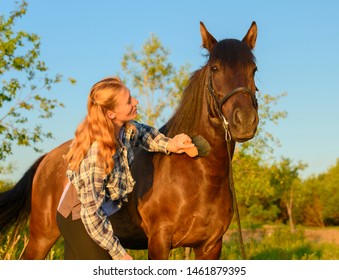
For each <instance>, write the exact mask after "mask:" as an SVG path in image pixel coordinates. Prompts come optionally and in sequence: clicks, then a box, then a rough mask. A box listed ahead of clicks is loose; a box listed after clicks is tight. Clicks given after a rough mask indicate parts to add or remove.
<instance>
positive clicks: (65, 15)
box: [0, 0, 339, 180]
mask: <svg viewBox="0 0 339 280" xmlns="http://www.w3.org/2000/svg"><path fill="white" fill-rule="evenodd" d="M28 3H29V6H28V13H27V14H26V15H25V16H24V17H23V18H22V19H21V20H20V21H18V22H17V25H16V26H17V28H18V29H23V30H26V31H30V32H34V33H36V34H38V35H39V36H40V38H41V43H42V45H41V58H42V59H43V60H44V61H45V62H46V64H47V66H48V67H49V69H50V73H62V74H63V75H64V76H65V77H73V78H75V79H76V80H77V85H76V86H70V85H68V84H66V83H63V84H61V85H58V86H56V87H54V89H53V90H52V92H51V93H52V94H53V95H54V96H55V97H57V98H58V99H59V100H60V101H62V102H63V103H64V104H65V106H66V108H65V109H60V110H57V111H56V113H55V115H54V117H53V119H51V120H49V121H48V122H47V123H43V126H44V127H45V128H46V130H50V131H52V132H53V134H54V136H55V139H53V140H47V141H46V142H45V143H44V144H41V145H40V147H42V148H43V149H44V151H45V152H47V151H49V150H51V149H53V148H54V147H56V146H58V145H59V144H61V143H63V142H64V141H66V140H68V139H70V138H72V137H73V134H74V130H75V129H76V126H77V125H78V124H79V122H80V121H81V120H82V119H83V117H84V116H85V114H86V98H87V95H88V92H89V89H90V87H91V86H92V85H93V84H94V83H95V82H96V81H98V80H99V79H101V78H103V77H106V76H110V75H115V74H117V73H119V72H121V68H120V62H121V59H122V56H123V54H124V52H125V50H126V47H128V46H131V45H132V46H133V47H134V49H136V50H137V49H140V47H141V46H142V44H143V43H144V42H145V40H146V39H147V38H149V36H150V34H151V33H154V34H156V35H157V36H158V37H159V39H160V40H161V42H162V44H163V45H164V46H165V47H166V48H168V49H169V50H170V51H171V55H170V61H171V62H172V63H173V64H174V65H175V66H176V67H179V66H181V65H183V64H185V63H189V64H190V65H191V70H192V71H193V70H196V69H198V68H200V67H201V66H202V65H203V64H204V62H205V58H204V57H203V56H202V54H204V52H203V51H202V49H201V47H200V46H201V38H200V32H199V21H203V22H204V23H205V25H206V27H207V29H208V30H209V31H210V32H211V33H212V34H213V35H214V37H215V38H216V39H218V40H220V39H224V38H237V39H242V38H243V36H244V35H245V33H246V32H247V30H248V28H249V26H250V24H251V22H252V21H256V22H257V25H258V31H259V33H258V40H257V45H256V48H255V51H254V53H255V55H256V58H257V64H258V68H259V72H258V74H257V78H256V81H257V85H258V88H259V89H260V91H261V92H262V93H268V94H270V95H279V94H281V93H287V94H288V95H287V96H286V97H284V98H282V99H281V102H280V103H279V105H278V106H277V107H276V109H279V110H286V111H287V112H288V117H287V118H286V119H284V120H282V121H281V122H280V123H279V125H277V126H275V125H270V126H269V127H267V130H269V131H270V132H271V133H273V134H274V136H275V137H277V138H278V139H279V140H280V142H281V145H282V146H281V147H280V148H277V149H276V150H275V153H274V156H275V157H276V158H277V159H279V158H280V157H281V156H285V157H289V158H291V159H292V160H293V161H294V162H295V163H296V162H297V161H299V160H300V161H302V162H304V163H307V164H308V168H307V169H306V170H305V171H304V172H303V176H304V177H306V176H309V175H311V174H319V173H321V172H325V171H326V170H327V169H328V168H329V167H331V166H333V165H334V164H335V162H336V159H337V158H339V149H338V143H339V140H338V139H339V125H338V123H337V122H338V120H339V107H338V106H339V87H338V80H339V79H338V78H339V67H338V66H339V53H338V45H339V30H338V29H339V17H338V12H339V2H338V1H336V0H321V1H312V0H308V1H306V0H301V1H295V0H293V1H291V0H284V1H266V0H257V1H250V0H248V1H241V0H240V1H227V0H223V1H221V0H217V1H213V0H210V1H206V0H205V1H201V0H186V1H183V0H172V1H159V0H157V1H156V0H155V1H151V0H143V1H139V0H134V1H132V0H130V1H114V0H100V1H94V0H93V1H89V0H72V1H69V0H58V1H56V0H54V1H51V0H50V1H43V0H28ZM0 7H1V10H0V14H6V12H7V11H11V10H13V9H14V7H15V5H14V0H13V1H10V0H0ZM253 141H255V140H253ZM38 156H39V155H38V154H36V153H35V152H33V151H31V150H30V149H29V148H15V149H14V154H13V156H11V157H9V158H8V160H7V162H8V161H11V162H14V163H15V164H16V165H17V170H16V172H15V173H14V174H13V176H11V177H10V178H13V179H14V180H16V179H18V178H20V177H21V175H22V174H23V173H24V171H25V170H26V169H27V168H28V167H29V166H30V165H31V164H32V162H33V161H34V159H36V158H37V157H38Z"/></svg>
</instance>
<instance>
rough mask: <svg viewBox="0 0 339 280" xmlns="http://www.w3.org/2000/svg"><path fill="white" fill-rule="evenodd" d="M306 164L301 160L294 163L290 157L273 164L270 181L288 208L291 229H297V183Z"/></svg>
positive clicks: (278, 196)
mask: <svg viewBox="0 0 339 280" xmlns="http://www.w3.org/2000/svg"><path fill="white" fill-rule="evenodd" d="M305 167H306V165H305V164H303V163H301V162H299V163H298V164H297V165H293V164H292V161H291V160H290V159H288V158H282V160H281V161H280V162H279V163H277V164H274V165H273V166H272V168H271V169H272V175H271V180H270V183H271V185H272V186H273V187H274V189H275V191H276V196H277V198H278V199H279V200H280V202H281V203H282V204H283V206H284V207H285V208H286V210H287V214H288V220H289V224H290V228H291V231H292V232H294V231H295V222H294V214H293V209H294V199H295V196H296V190H297V188H296V183H297V182H298V179H299V171H301V170H304V169H305Z"/></svg>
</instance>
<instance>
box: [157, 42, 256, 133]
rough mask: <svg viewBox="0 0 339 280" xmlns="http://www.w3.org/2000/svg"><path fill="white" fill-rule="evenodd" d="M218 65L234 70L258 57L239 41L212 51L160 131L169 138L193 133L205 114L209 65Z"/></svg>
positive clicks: (193, 75)
mask: <svg viewBox="0 0 339 280" xmlns="http://www.w3.org/2000/svg"><path fill="white" fill-rule="evenodd" d="M217 61H218V62H219V63H220V64H221V66H222V67H226V66H227V67H230V68H233V69H235V68H236V67H237V66H238V65H241V67H247V66H248V65H251V64H253V63H255V57H254V55H253V53H252V51H251V50H250V49H249V47H248V46H247V45H246V43H244V42H242V41H239V40H236V39H224V40H222V41H220V42H219V43H218V44H216V46H215V47H214V48H213V50H212V51H211V54H210V56H209V60H208V62H207V63H206V65H205V66H203V67H202V68H201V69H200V70H197V71H195V72H194V73H193V74H192V76H191V77H190V79H189V82H188V85H187V87H186V88H185V90H184V92H183V94H182V97H181V101H180V103H179V105H178V107H177V109H176V111H175V112H174V114H173V116H172V117H171V118H170V120H169V121H168V122H167V123H166V125H165V126H164V127H163V128H162V129H161V131H162V132H163V133H165V134H166V135H168V136H169V137H173V136H174V135H176V134H178V133H186V134H188V135H191V134H192V133H194V131H195V129H196V127H197V125H198V123H199V120H200V116H201V113H202V104H203V102H204V96H203V95H204V94H205V89H206V85H207V73H208V65H212V64H213V63H214V62H217Z"/></svg>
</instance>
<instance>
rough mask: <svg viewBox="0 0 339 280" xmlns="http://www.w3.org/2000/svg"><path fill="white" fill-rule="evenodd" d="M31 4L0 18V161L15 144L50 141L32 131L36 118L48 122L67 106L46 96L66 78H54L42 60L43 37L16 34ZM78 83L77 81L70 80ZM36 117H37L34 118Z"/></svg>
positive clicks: (38, 128)
mask: <svg viewBox="0 0 339 280" xmlns="http://www.w3.org/2000/svg"><path fill="white" fill-rule="evenodd" d="M27 6H28V4H27V2H25V1H22V2H21V4H19V5H18V6H17V7H16V9H15V10H14V11H13V12H12V13H11V14H10V15H9V16H8V17H6V16H4V15H2V16H0V78H1V85H0V139H1V144H0V159H1V160H4V159H6V157H7V156H8V155H10V154H11V153H12V144H14V143H15V144H17V145H22V146H32V147H33V148H34V150H36V151H39V149H38V148H37V146H36V144H37V143H39V142H42V141H43V140H44V139H46V138H52V133H51V132H45V131H44V130H43V129H42V127H41V125H39V124H37V125H35V126H34V127H33V128H29V126H27V123H28V122H29V121H30V120H31V119H34V118H37V119H39V118H40V119H48V118H51V117H52V116H53V111H54V110H55V109H56V108H58V107H63V106H64V105H63V104H62V103H60V102H59V101H58V100H57V99H52V98H49V97H46V96H45V93H46V92H47V91H49V90H50V89H51V88H52V86H53V85H54V84H57V83H60V82H61V81H62V76H61V75H60V74H56V75H55V76H50V75H49V74H48V68H47V66H46V64H45V62H44V61H42V60H40V58H39V57H40V38H39V36H38V35H36V34H34V33H28V32H25V31H16V29H15V23H16V21H17V20H18V19H19V18H21V17H22V16H24V15H25V14H26V10H27ZM69 81H70V83H71V84H74V82H75V80H74V79H69ZM34 114H36V115H35V116H34Z"/></svg>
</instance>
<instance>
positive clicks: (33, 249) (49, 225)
mask: <svg viewBox="0 0 339 280" xmlns="http://www.w3.org/2000/svg"><path fill="white" fill-rule="evenodd" d="M44 207H46V206H44ZM54 214H55V215H54ZM55 216H56V211H55V212H54V211H53V210H52V212H51V210H50V209H49V210H47V209H46V208H45V209H43V208H38V209H37V208H36V207H35V208H32V212H31V219H30V235H29V241H28V244H27V246H26V248H25V251H24V253H23V255H22V259H36V260H43V259H45V258H46V256H47V254H48V252H49V251H50V249H51V248H52V246H53V245H54V243H55V242H56V241H57V240H58V238H59V236H60V232H59V229H58V226H57V223H56V217H55Z"/></svg>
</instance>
